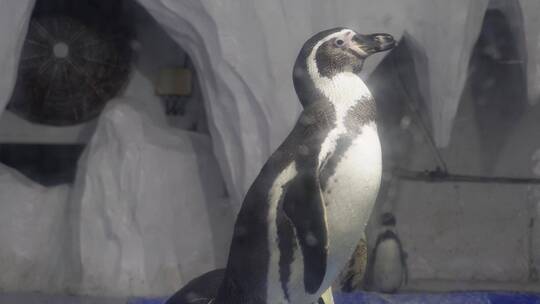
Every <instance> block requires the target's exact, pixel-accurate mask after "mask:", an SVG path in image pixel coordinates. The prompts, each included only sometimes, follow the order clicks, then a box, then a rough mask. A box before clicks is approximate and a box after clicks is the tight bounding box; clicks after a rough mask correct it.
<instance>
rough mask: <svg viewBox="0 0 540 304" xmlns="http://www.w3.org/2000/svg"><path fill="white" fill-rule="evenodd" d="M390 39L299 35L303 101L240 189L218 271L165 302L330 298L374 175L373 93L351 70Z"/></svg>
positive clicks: (298, 83)
mask: <svg viewBox="0 0 540 304" xmlns="http://www.w3.org/2000/svg"><path fill="white" fill-rule="evenodd" d="M394 46H395V41H394V39H393V38H392V36H390V35H388V34H371V35H362V34H358V33H356V32H354V31H353V30H351V29H347V28H335V29H330V30H326V31H323V32H320V33H318V34H316V35H315V36H313V37H311V38H310V39H309V40H308V41H307V42H306V43H305V44H304V46H303V47H302V49H301V51H300V53H299V55H298V57H297V59H296V62H295V65H294V72H293V81H294V87H295V90H296V93H297V95H298V98H299V99H300V102H301V104H302V106H303V107H304V110H303V112H302V113H301V114H300V117H299V118H298V121H297V123H296V125H295V127H294V128H293V130H292V131H291V133H290V134H289V136H288V137H287V138H286V139H285V141H284V142H283V143H282V144H281V145H280V146H279V148H278V149H277V150H276V151H275V152H274V153H273V154H272V156H271V157H270V158H269V159H268V161H267V162H266V164H265V165H264V166H263V168H262V169H261V171H260V173H259V175H258V176H257V178H256V179H255V181H254V182H253V184H252V185H251V187H250V189H249V191H248V193H247V194H246V196H245V199H244V202H243V204H242V208H241V210H240V212H239V214H238V217H237V219H236V224H235V229H234V233H233V239H232V242H231V247H230V252H229V259H228V263H227V267H226V269H225V271H224V272H222V273H221V274H219V273H216V272H214V273H213V274H212V273H210V274H206V275H203V276H202V277H199V278H198V279H195V280H194V281H192V282H190V283H189V284H188V285H186V286H185V287H184V288H183V289H181V290H180V291H179V292H177V294H175V295H174V296H173V297H172V298H171V299H169V301H168V302H167V303H168V304H188V303H190V304H195V303H197V304H208V303H211V304H277V303H281V304H286V303H289V304H312V303H317V304H332V303H331V302H333V301H332V300H331V291H330V287H331V284H332V283H333V282H334V281H335V280H336V279H337V277H338V275H339V272H340V271H341V269H342V268H343V267H344V266H345V265H346V263H347V262H348V260H349V257H350V256H351V255H352V253H353V251H354V249H355V247H356V245H357V243H358V234H359V233H363V231H364V229H365V226H366V224H367V222H368V219H369V217H370V215H371V211H372V208H373V205H374V203H375V199H376V197H377V194H378V191H379V186H380V182H381V174H382V164H381V162H382V161H381V147H380V143H379V137H378V133H377V126H376V123H375V119H376V107H375V101H374V100H373V97H372V95H371V93H370V91H369V90H368V88H367V87H366V85H365V84H364V82H363V81H362V79H361V78H360V77H359V73H360V71H361V70H362V67H363V64H364V60H366V58H368V57H369V56H370V55H372V54H374V53H377V52H382V51H386V50H389V49H391V48H393V47H394ZM219 276H222V277H221V278H219ZM215 280H218V281H219V280H221V284H219V288H218V289H216V285H215ZM205 281H208V283H206V282H205ZM205 284H206V286H207V287H206V288H205V287H201V286H205ZM190 289H192V290H190ZM210 289H212V290H210ZM193 290H196V291H197V292H192V291H193ZM200 291H205V292H200ZM188 295H191V297H188ZM321 296H322V297H321ZM330 301H331V302H330Z"/></svg>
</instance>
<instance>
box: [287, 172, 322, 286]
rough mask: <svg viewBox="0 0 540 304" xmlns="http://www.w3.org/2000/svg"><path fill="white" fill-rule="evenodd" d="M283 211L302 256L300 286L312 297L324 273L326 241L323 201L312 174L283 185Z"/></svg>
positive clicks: (305, 174) (298, 177) (316, 181)
mask: <svg viewBox="0 0 540 304" xmlns="http://www.w3.org/2000/svg"><path fill="white" fill-rule="evenodd" d="M282 206H283V211H284V213H285V215H286V217H287V218H288V219H289V221H290V222H291V223H292V225H293V227H294V230H295V232H296V236H297V238H298V240H299V245H300V247H301V250H302V255H303V257H304V286H305V288H306V291H307V292H309V293H311V294H313V293H315V292H316V291H317V290H319V288H320V287H321V284H322V281H323V279H324V276H325V274H326V258H327V254H328V239H327V228H326V220H325V218H326V217H325V207H324V201H323V199H322V197H321V194H320V189H319V181H318V180H317V178H316V177H315V175H314V174H310V173H307V172H306V173H304V172H300V174H298V175H297V176H296V177H295V178H294V179H293V180H291V181H290V182H289V184H288V185H287V186H286V190H285V195H284V197H283V201H282Z"/></svg>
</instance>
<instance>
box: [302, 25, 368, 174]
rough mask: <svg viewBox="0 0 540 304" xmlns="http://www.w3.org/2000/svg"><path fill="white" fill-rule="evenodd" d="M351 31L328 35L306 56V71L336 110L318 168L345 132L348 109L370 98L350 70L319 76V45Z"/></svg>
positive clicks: (360, 80) (364, 87)
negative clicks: (332, 126) (333, 126)
mask: <svg viewBox="0 0 540 304" xmlns="http://www.w3.org/2000/svg"><path fill="white" fill-rule="evenodd" d="M350 33H353V31H351V30H350V29H344V30H341V31H339V32H337V33H334V34H331V35H328V36H327V37H325V38H324V39H322V40H321V41H319V42H317V44H315V46H314V47H313V50H312V51H311V53H310V54H309V56H308V58H307V67H308V73H309V76H310V77H311V79H313V82H314V84H315V87H316V88H317V89H319V91H320V92H321V93H322V94H323V95H324V96H326V97H327V98H328V100H329V101H330V102H331V103H332V105H333V106H334V110H335V112H336V124H337V125H336V128H334V129H332V131H330V133H329V134H328V136H327V137H326V139H325V141H324V142H323V144H322V146H321V151H320V154H319V168H320V166H321V165H322V161H323V160H324V158H325V157H326V156H327V155H330V154H332V153H333V152H334V150H335V148H336V140H337V139H338V138H339V136H340V135H341V134H344V133H345V132H347V129H346V127H345V117H347V113H348V112H349V110H350V109H351V108H352V107H353V106H354V105H355V104H356V103H357V102H359V101H361V100H363V99H365V98H371V93H370V92H369V90H368V88H367V87H366V85H365V84H364V81H362V79H361V78H360V77H358V75H356V74H354V73H352V72H342V73H339V74H337V75H335V76H334V77H332V78H328V77H324V76H321V74H320V72H319V68H318V67H317V62H316V59H315V56H316V54H317V50H318V49H319V47H320V46H321V45H322V44H323V43H325V42H327V41H329V40H331V39H334V38H336V37H339V36H341V35H349V34H350Z"/></svg>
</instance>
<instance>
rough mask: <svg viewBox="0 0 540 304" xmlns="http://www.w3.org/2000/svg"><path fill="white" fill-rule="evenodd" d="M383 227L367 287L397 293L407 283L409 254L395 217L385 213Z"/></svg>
mask: <svg viewBox="0 0 540 304" xmlns="http://www.w3.org/2000/svg"><path fill="white" fill-rule="evenodd" d="M381 226H382V231H381V232H380V233H379V235H378V236H377V240H376V241H375V245H374V247H373V251H372V253H371V255H370V259H369V260H370V262H369V269H368V274H369V275H368V280H367V282H366V285H367V286H366V287H367V289H369V290H374V291H378V292H384V293H395V292H397V291H398V290H399V288H400V287H401V286H402V285H403V284H406V283H407V279H408V269H407V262H406V259H407V254H406V253H405V251H404V250H403V246H402V244H401V241H400V239H399V237H398V235H397V232H396V229H395V226H396V218H395V216H394V215H393V214H392V213H390V212H386V213H383V214H382V216H381Z"/></svg>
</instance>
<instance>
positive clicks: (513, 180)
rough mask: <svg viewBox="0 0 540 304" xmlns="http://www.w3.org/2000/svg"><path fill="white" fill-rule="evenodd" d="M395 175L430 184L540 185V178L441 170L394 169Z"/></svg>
mask: <svg viewBox="0 0 540 304" xmlns="http://www.w3.org/2000/svg"><path fill="white" fill-rule="evenodd" d="M393 174H394V175H395V176H396V177H398V178H400V179H404V180H411V181H421V182H428V183H445V182H461V183H484V184H540V178H527V177H525V178H524V177H507V176H479V175H467V174H451V173H447V172H443V171H442V170H440V169H436V170H431V171H412V170H405V169H401V168H394V170H393Z"/></svg>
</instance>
